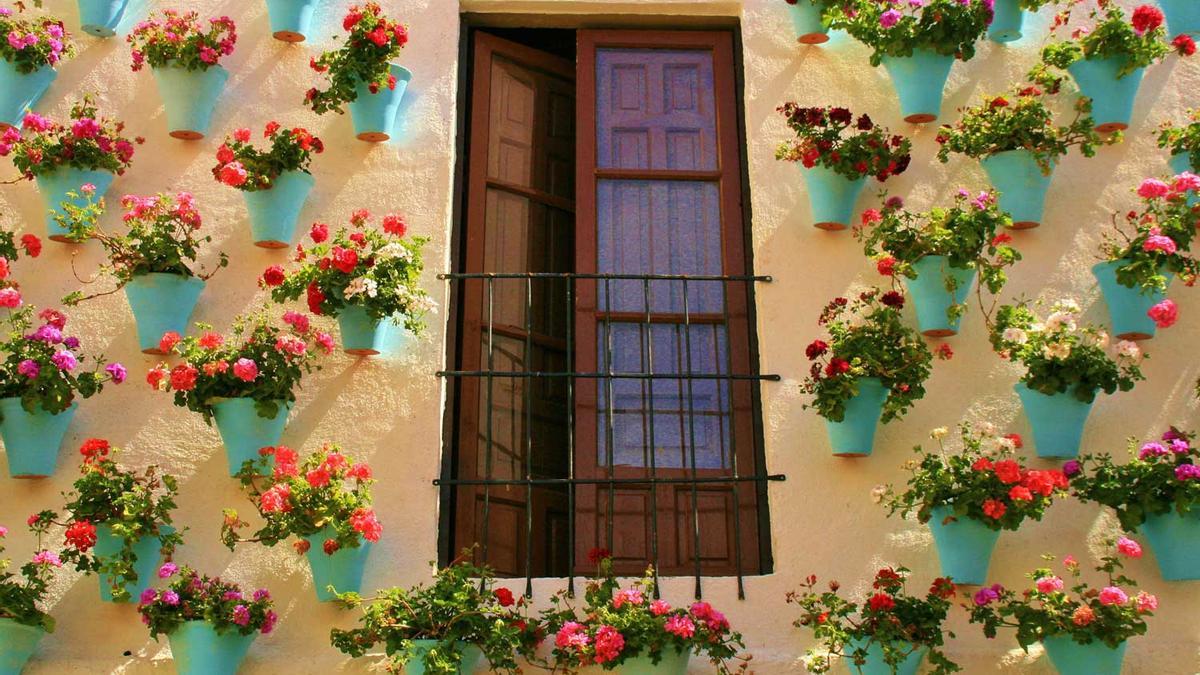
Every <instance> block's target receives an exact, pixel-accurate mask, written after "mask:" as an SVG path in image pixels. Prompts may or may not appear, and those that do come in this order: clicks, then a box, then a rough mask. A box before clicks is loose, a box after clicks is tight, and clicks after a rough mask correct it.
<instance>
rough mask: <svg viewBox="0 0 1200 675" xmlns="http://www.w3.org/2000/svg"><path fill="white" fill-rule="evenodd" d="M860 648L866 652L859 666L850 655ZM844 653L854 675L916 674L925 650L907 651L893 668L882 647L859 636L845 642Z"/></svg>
mask: <svg viewBox="0 0 1200 675" xmlns="http://www.w3.org/2000/svg"><path fill="white" fill-rule="evenodd" d="M955 581H957V579H956V580H955ZM902 648H903V649H904V650H905V651H908V650H910V649H912V645H910V644H908V643H904V645H903V647H902ZM860 650H865V651H866V652H867V660H866V662H865V663H863V664H862V665H861V666H860V665H856V664H855V663H854V660H853V659H852V658H851V656H850V655H851V654H853V653H854V652H857V651H860ZM845 653H846V658H845V661H846V665H847V666H848V667H849V668H850V672H851V673H855V674H856V675H917V670H918V669H919V668H920V667H921V662H922V661H924V660H925V650H924V649H916V650H913V651H912V652H911V653H909V655H908V656H907V657H905V659H904V660H903V661H901V662H900V663H897V664H896V666H895V668H894V669H893V667H892V666H891V665H890V664H889V663H888V662H887V661H885V660H884V656H883V647H882V646H880V644H879V643H878V642H876V641H874V640H864V639H861V638H860V639H852V640H850V641H849V642H847V643H846V651H845Z"/></svg>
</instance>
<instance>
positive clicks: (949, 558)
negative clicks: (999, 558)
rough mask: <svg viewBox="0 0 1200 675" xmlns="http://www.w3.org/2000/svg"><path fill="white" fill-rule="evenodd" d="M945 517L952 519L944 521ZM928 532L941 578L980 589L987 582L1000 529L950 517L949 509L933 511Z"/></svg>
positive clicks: (951, 515)
mask: <svg viewBox="0 0 1200 675" xmlns="http://www.w3.org/2000/svg"><path fill="white" fill-rule="evenodd" d="M948 517H954V518H955V519H954V520H952V521H950V522H948V523H947V522H944V521H945V520H946V518H948ZM929 529H930V530H932V531H933V543H934V544H936V545H937V552H938V560H940V561H941V563H942V576H945V577H950V578H952V579H953V580H954V583H957V584H972V585H977V586H980V585H983V583H984V582H985V581H987V573H988V567H990V566H991V563H992V551H994V550H995V549H996V542H997V541H999V539H1000V530H993V529H992V528H990V527H988V526H987V525H984V524H983V523H981V522H979V521H978V520H975V519H974V518H968V517H967V516H954V509H953V508H951V507H949V506H938V507H935V508H934V509H933V515H932V517H931V518H930V519H929Z"/></svg>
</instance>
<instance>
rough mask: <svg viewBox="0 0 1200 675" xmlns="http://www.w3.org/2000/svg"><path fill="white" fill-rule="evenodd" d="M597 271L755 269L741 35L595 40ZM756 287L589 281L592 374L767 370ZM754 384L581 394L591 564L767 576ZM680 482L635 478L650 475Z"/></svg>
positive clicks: (582, 238) (589, 191)
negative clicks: (738, 51) (753, 323)
mask: <svg viewBox="0 0 1200 675" xmlns="http://www.w3.org/2000/svg"><path fill="white" fill-rule="evenodd" d="M578 49H579V54H578V64H577V78H576V79H577V81H578V85H579V89H578V91H579V97H578V101H579V106H578V123H577V125H578V127H579V151H578V154H577V157H578V167H577V173H576V176H577V178H576V180H577V183H578V185H579V189H578V193H577V194H578V197H577V202H578V218H577V221H578V227H577V233H578V235H577V247H576V268H577V269H578V271H579V272H580V273H601V274H623V275H690V276H695V275H705V276H709V277H712V276H736V275H744V274H746V269H747V263H746V257H745V244H744V237H745V233H744V231H743V225H742V209H741V197H742V192H741V190H742V175H741V168H740V145H739V142H738V124H737V121H736V120H737V117H736V115H737V112H736V109H735V103H734V102H735V101H736V100H737V97H736V94H735V85H734V82H733V75H734V68H733V44H732V38H731V36H730V34H728V33H723V32H654V31H590V30H581V31H579V39H578ZM748 298H749V295H748V289H747V288H746V284H745V282H740V281H738V282H730V281H721V280H705V281H688V282H686V283H685V282H683V281H680V280H642V279H625V280H599V281H596V282H586V281H584V280H581V281H580V285H579V303H578V305H577V313H576V325H577V326H578V341H577V349H576V359H577V362H578V370H579V371H581V372H598V373H624V374H637V373H643V374H645V373H652V374H656V375H659V376H661V375H664V374H666V375H698V374H725V373H731V372H732V373H750V372H752V370H751V364H750V363H749V359H750V349H749V333H748V331H749V320H748V310H747V307H748V302H749V299H748ZM750 387H751V384H750V383H749V382H747V381H744V380H741V381H733V380H725V379H718V378H712V379H705V378H691V377H677V378H666V379H662V378H660V379H645V378H636V377H629V378H619V379H609V378H604V377H601V378H597V379H585V380H580V381H579V383H578V390H577V391H578V394H577V396H578V399H577V401H578V405H577V418H578V421H577V432H578V448H579V449H578V450H577V452H576V476H577V477H579V478H583V479H588V478H591V479H610V478H618V479H622V480H623V481H627V482H621V483H617V484H603V483H601V484H595V483H593V484H587V483H584V484H581V485H580V486H579V487H578V489H577V506H576V524H577V532H578V538H577V545H576V560H577V561H579V563H580V565H581V566H586V561H587V554H588V552H589V550H590V549H592V548H593V547H600V548H610V549H611V553H612V556H613V559H614V562H615V563H616V565H617V567H618V570H619V571H621V572H623V573H629V574H636V573H639V572H641V571H643V569H644V567H645V565H646V563H647V561H655V562H657V564H658V569H659V572H660V573H662V574H693V573H695V572H700V573H701V574H705V575H720V574H734V573H738V572H749V573H757V572H758V565H759V555H758V554H759V550H758V539H757V491H756V489H755V486H754V484H752V483H744V484H742V483H739V482H737V481H728V482H708V483H703V484H699V485H697V484H689V483H687V482H683V481H684V480H685V479H691V478H698V479H718V481H719V479H721V478H733V477H736V476H738V475H740V476H746V475H750V474H753V473H754V472H755V452H754V431H753V411H752V409H753V401H752V391H751V389H750ZM652 477H653V478H658V479H667V480H668V481H671V480H675V481H678V482H665V483H660V484H651V483H637V482H628V481H632V480H634V479H643V478H652Z"/></svg>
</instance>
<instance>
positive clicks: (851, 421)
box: [825, 377, 889, 457]
mask: <svg viewBox="0 0 1200 675" xmlns="http://www.w3.org/2000/svg"><path fill="white" fill-rule="evenodd" d="M888 393H889V392H888V389H887V388H886V387H884V386H883V382H882V381H880V379H879V378H877V377H863V378H860V379H859V380H858V394H857V395H856V396H854V397H853V398H851V399H850V400H849V401H847V402H846V416H845V418H843V420H842V421H841V422H833V421H830V420H825V428H826V430H828V432H829V443H830V445H832V446H833V454H834V455H835V456H837V457H867V456H869V455H870V454H871V450H872V448H874V446H875V430H876V429H877V428H878V427H879V418H880V417H881V416H882V415H883V404H884V403H886V402H887V398H888Z"/></svg>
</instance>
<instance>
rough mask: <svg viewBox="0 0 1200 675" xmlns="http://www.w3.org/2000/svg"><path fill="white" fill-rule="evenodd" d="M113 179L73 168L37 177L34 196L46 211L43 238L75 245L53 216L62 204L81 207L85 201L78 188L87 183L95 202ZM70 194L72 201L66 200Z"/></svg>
mask: <svg viewBox="0 0 1200 675" xmlns="http://www.w3.org/2000/svg"><path fill="white" fill-rule="evenodd" d="M113 178H114V177H113V175H112V174H111V173H109V172H107V171H104V170H99V169H95V170H84V169H77V168H75V167H73V166H60V167H59V168H57V169H55V170H54V171H52V172H50V173H41V174H38V175H37V177H36V180H37V186H38V192H40V193H41V195H42V206H43V207H44V208H45V210H46V236H47V237H49V238H50V239H52V240H54V241H58V242H64V243H77V242H73V241H72V239H71V237H70V235H71V233H70V231H69V230H67V228H65V227H63V226H62V225H59V224H58V222H57V221H55V219H54V218H55V216H56V215H59V214H61V213H62V211H61V209H62V204H63V202H70V203H71V204H73V205H75V206H78V207H82V206H85V205H86V204H87V202H88V200H87V196H86V195H85V194H84V193H83V189H82V188H83V186H84V185H86V184H88V183H90V184H92V185H95V186H96V191H95V193H93V194H92V199H94V200H99V199H100V198H101V197H103V196H104V194H105V193H106V192H108V188H109V187H110V186H111V185H112V182H113ZM71 192H73V193H75V197H74V198H72V197H68V196H67V194H68V193H71Z"/></svg>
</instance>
